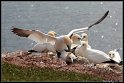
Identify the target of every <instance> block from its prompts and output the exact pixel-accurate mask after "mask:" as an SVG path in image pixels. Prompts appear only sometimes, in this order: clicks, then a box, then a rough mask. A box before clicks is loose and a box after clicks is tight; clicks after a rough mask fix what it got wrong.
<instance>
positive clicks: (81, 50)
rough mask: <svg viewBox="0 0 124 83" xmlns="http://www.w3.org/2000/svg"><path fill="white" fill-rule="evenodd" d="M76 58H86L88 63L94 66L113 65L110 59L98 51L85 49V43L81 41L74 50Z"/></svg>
mask: <svg viewBox="0 0 124 83" xmlns="http://www.w3.org/2000/svg"><path fill="white" fill-rule="evenodd" d="M75 55H76V56H82V57H85V58H87V59H88V60H89V61H90V62H93V63H95V64H97V63H115V61H113V60H111V58H110V57H109V56H108V55H107V54H106V53H105V52H102V51H100V50H96V49H91V48H87V42H85V41H82V44H81V45H79V46H78V47H77V48H76V50H75Z"/></svg>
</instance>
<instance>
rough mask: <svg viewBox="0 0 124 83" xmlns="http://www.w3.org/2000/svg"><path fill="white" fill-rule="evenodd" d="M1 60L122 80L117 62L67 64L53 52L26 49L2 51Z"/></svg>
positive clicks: (19, 64)
mask: <svg viewBox="0 0 124 83" xmlns="http://www.w3.org/2000/svg"><path fill="white" fill-rule="evenodd" d="M2 62H8V63H11V64H15V65H18V66H22V67H30V66H33V67H40V68H43V67H49V68H53V69H55V70H63V71H75V72H78V73H87V74H92V75H94V76H99V77H102V78H104V79H105V80H115V81H123V73H122V71H123V67H122V66H119V65H117V64H97V65H96V66H94V65H93V64H91V63H90V64H89V63H85V62H83V61H81V60H79V61H77V62H76V63H71V64H67V63H66V62H65V61H63V60H62V59H60V58H57V57H55V56H54V55H53V54H47V53H40V54H39V55H35V54H31V53H28V52H26V51H16V52H12V53H3V54H2Z"/></svg>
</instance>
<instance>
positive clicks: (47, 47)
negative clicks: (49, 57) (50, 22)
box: [28, 31, 57, 54]
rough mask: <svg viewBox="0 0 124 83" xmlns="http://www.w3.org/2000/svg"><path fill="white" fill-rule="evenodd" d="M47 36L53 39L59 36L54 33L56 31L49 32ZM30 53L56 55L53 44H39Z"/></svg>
mask: <svg viewBox="0 0 124 83" xmlns="http://www.w3.org/2000/svg"><path fill="white" fill-rule="evenodd" d="M47 34H48V35H50V36H52V37H56V35H57V34H56V32H54V31H49V32H48V33H47ZM28 52H38V53H48V52H52V53H53V54H56V50H55V48H54V45H52V44H51V43H43V44H39V43H38V44H36V45H35V46H34V47H33V48H32V49H31V50H29V51H28Z"/></svg>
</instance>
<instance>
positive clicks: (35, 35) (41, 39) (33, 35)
mask: <svg viewBox="0 0 124 83" xmlns="http://www.w3.org/2000/svg"><path fill="white" fill-rule="evenodd" d="M11 30H12V32H13V33H14V34H16V35H18V36H20V37H26V38H29V39H31V40H33V41H35V42H36V43H46V42H47V41H49V43H51V44H53V43H55V41H56V38H55V37H51V36H49V35H47V34H45V33H43V32H40V31H38V30H25V29H19V28H15V27H13V28H12V29H11ZM50 41H51V42H50Z"/></svg>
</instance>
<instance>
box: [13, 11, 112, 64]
mask: <svg viewBox="0 0 124 83" xmlns="http://www.w3.org/2000/svg"><path fill="white" fill-rule="evenodd" d="M108 13H109V11H107V12H106V13H105V14H104V16H102V18H100V19H99V20H98V21H97V22H95V23H93V24H92V25H90V26H88V27H85V28H80V29H74V30H72V31H70V32H69V33H68V34H67V35H61V36H58V37H55V35H56V33H55V32H53V31H50V32H48V34H45V33H43V32H40V31H38V30H25V29H19V28H16V27H13V29H12V32H13V33H14V34H16V35H18V36H20V37H27V38H29V39H31V40H33V41H35V42H37V44H36V45H35V46H34V47H33V49H35V50H30V51H29V52H33V51H41V50H42V49H37V50H36V48H45V49H43V50H42V51H51V52H53V53H57V56H58V58H60V57H61V58H62V59H64V60H65V61H66V62H73V61H75V60H76V58H77V57H76V56H75V55H74V54H73V53H72V52H71V50H72V48H71V47H72V46H73V44H74V45H75V44H79V42H80V40H81V38H80V36H79V35H78V34H75V33H79V32H84V31H88V30H89V29H90V28H91V27H92V26H94V25H96V24H99V23H100V22H101V21H103V20H104V19H105V18H106V16H107V15H108ZM87 45H88V41H82V42H81V45H79V46H76V47H75V54H76V53H77V52H76V51H77V50H78V48H80V47H81V48H82V49H85V50H86V49H88V50H89V48H90V47H88V48H87ZM42 46H43V47H42ZM83 47H85V48H83ZM90 49H91V48H90ZM95 53H96V54H98V55H99V54H101V55H102V56H103V57H102V58H101V57H100V59H99V58H98V59H97V58H96V60H95V62H96V63H101V62H105V61H110V60H111V59H110V57H104V55H105V54H104V53H103V52H102V53H101V52H100V53H97V52H95ZM91 54H92V53H91ZM87 55H89V54H87V51H84V52H83V56H86V57H87ZM99 56H100V55H99ZM99 56H98V57H99ZM89 57H90V58H91V59H92V57H95V56H93V55H92V57H91V56H89ZM89 57H87V58H89ZM93 62H94V61H93Z"/></svg>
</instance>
